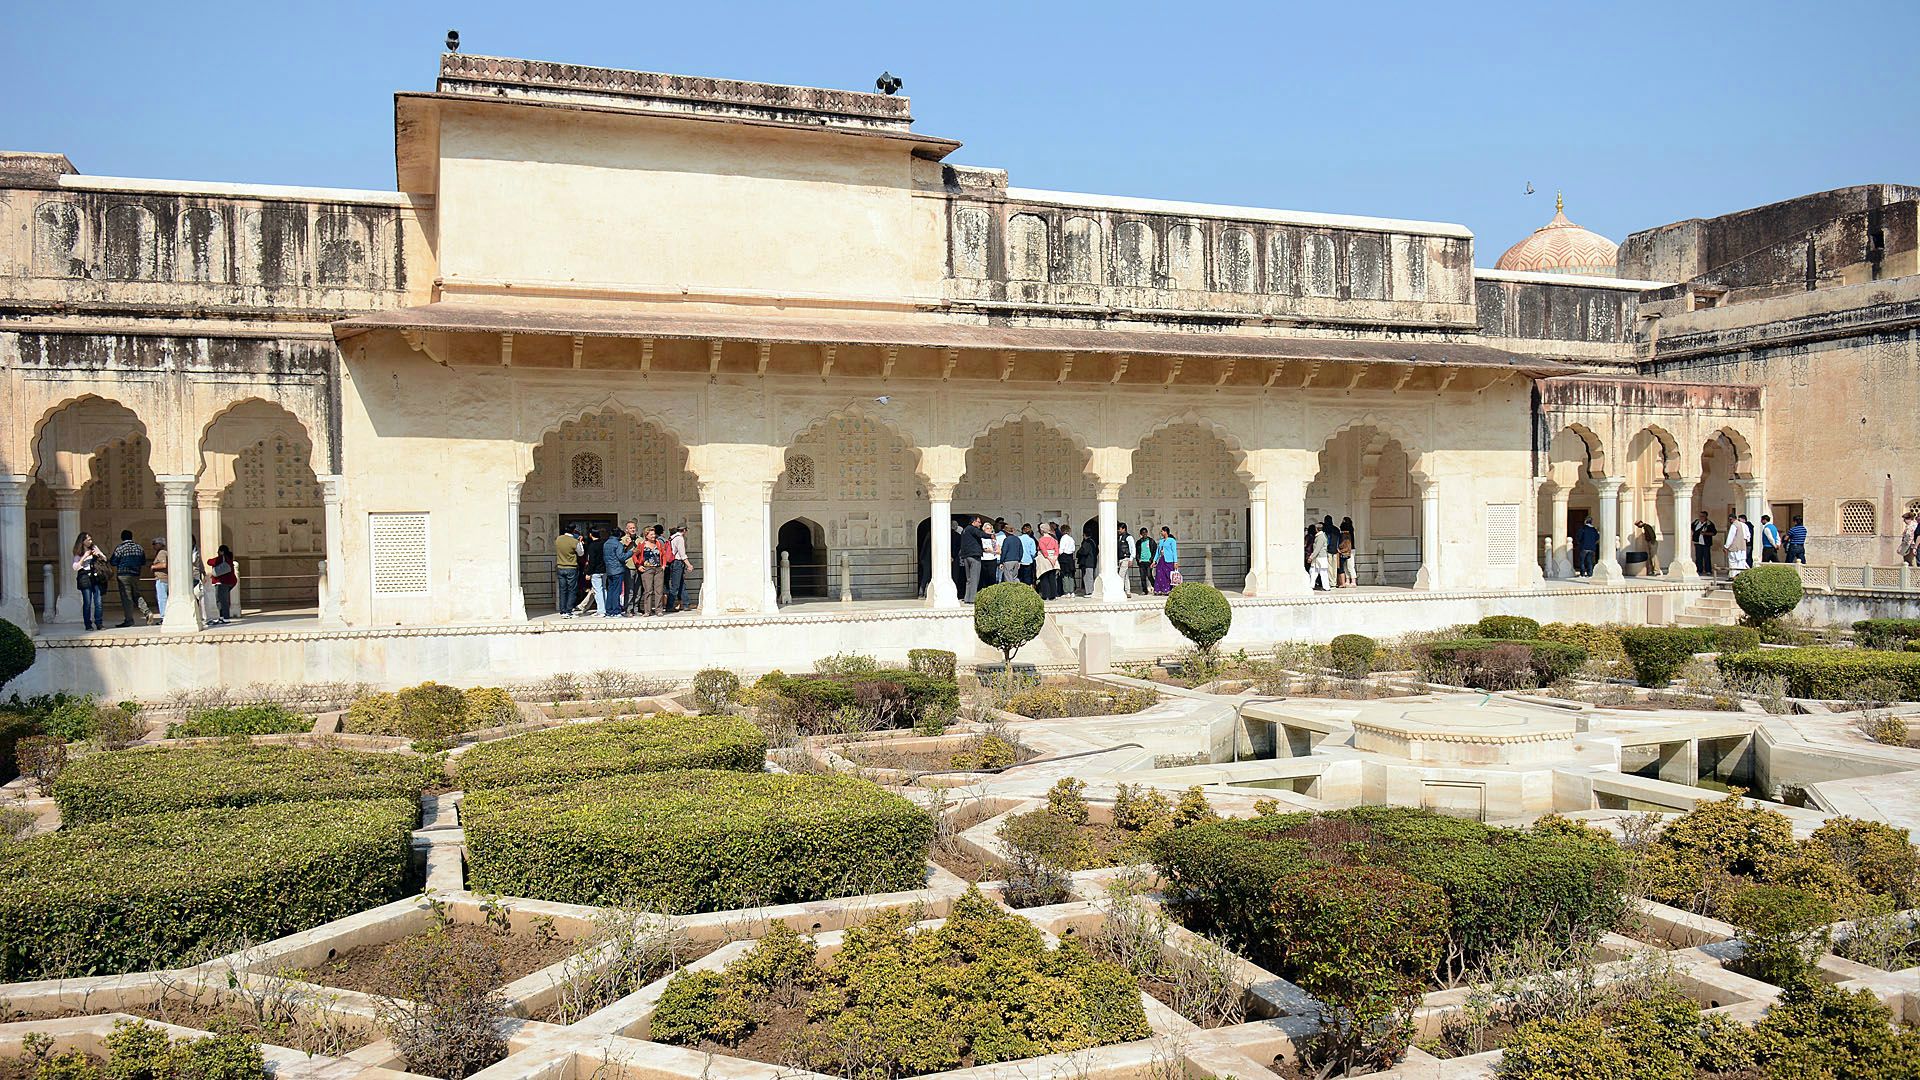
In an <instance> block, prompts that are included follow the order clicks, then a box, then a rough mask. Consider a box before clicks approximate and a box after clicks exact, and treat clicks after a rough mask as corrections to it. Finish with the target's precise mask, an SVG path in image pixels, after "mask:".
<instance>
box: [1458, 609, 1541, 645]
mask: <svg viewBox="0 0 1920 1080" xmlns="http://www.w3.org/2000/svg"><path fill="white" fill-rule="evenodd" d="M1473 632H1474V633H1475V634H1476V635H1477V636H1479V637H1483V638H1497V639H1499V640H1501V641H1538V640H1539V639H1540V624H1539V623H1538V622H1537V621H1535V620H1533V619H1529V618H1527V617H1526V616H1525V615H1489V616H1487V617H1486V618H1484V619H1481V620H1480V621H1479V622H1478V623H1475V624H1474V628H1473Z"/></svg>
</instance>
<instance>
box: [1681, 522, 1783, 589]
mask: <svg viewBox="0 0 1920 1080" xmlns="http://www.w3.org/2000/svg"><path fill="white" fill-rule="evenodd" d="M1725 531H1726V538H1725V539H1724V540H1722V541H1720V543H1719V545H1718V546H1719V547H1720V548H1721V549H1723V550H1724V551H1725V552H1726V558H1727V573H1729V574H1737V573H1739V572H1740V571H1742V570H1745V569H1747V568H1748V567H1750V566H1752V565H1753V555H1754V547H1755V545H1756V544H1757V545H1758V546H1759V548H1760V561H1761V562H1770V563H1804V562H1806V561H1807V524H1806V521H1805V520H1804V519H1803V518H1801V517H1799V516H1798V515H1795V517H1794V519H1793V524H1792V525H1791V526H1789V527H1788V529H1787V531H1786V532H1784V533H1782V532H1781V531H1780V526H1779V525H1776V524H1775V523H1774V520H1773V515H1772V514H1761V515H1760V525H1759V527H1757V528H1756V527H1755V526H1754V524H1753V521H1752V519H1750V518H1748V517H1747V515H1745V514H1742V513H1738V512H1736V511H1731V510H1730V511H1728V512H1727V527H1726V530H1725ZM1720 533H1721V529H1720V526H1719V525H1717V524H1715V523H1714V520H1713V515H1712V514H1709V513H1708V512H1706V511H1705V510H1702V511H1700V516H1699V517H1698V518H1696V519H1695V520H1694V522H1693V527H1692V537H1693V568H1694V570H1695V571H1697V572H1698V573H1699V574H1700V576H1701V577H1712V576H1713V572H1714V571H1713V549H1714V547H1715V546H1716V545H1715V543H1714V538H1715V537H1717V536H1719V535H1720Z"/></svg>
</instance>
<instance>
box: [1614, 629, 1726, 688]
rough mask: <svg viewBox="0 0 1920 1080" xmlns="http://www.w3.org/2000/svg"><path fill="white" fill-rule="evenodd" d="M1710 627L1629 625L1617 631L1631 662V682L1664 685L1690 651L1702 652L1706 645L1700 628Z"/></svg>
mask: <svg viewBox="0 0 1920 1080" xmlns="http://www.w3.org/2000/svg"><path fill="white" fill-rule="evenodd" d="M1712 629H1713V627H1690V626H1630V627H1628V628H1627V629H1625V630H1622V631H1621V632H1620V647H1621V648H1623V649H1625V650H1626V653H1627V662H1628V663H1630V664H1632V665H1633V678H1634V681H1635V682H1637V683H1639V684H1640V685H1641V686H1653V687H1659V686H1665V685H1667V684H1668V683H1670V682H1672V681H1673V677H1674V675H1675V674H1677V673H1678V672H1679V671H1680V669H1681V668H1682V667H1684V666H1685V665H1686V662H1687V661H1688V660H1691V659H1693V654H1694V653H1697V652H1705V651H1707V650H1708V649H1709V648H1711V646H1710V645H1708V644H1706V643H1705V641H1704V640H1703V636H1702V635H1701V633H1700V632H1699V631H1701V630H1707V631H1711V630H1712Z"/></svg>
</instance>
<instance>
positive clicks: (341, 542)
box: [317, 473, 348, 624]
mask: <svg viewBox="0 0 1920 1080" xmlns="http://www.w3.org/2000/svg"><path fill="white" fill-rule="evenodd" d="M317 479H319V481H320V498H321V501H322V512H323V513H324V515H325V517H324V518H323V520H322V527H324V528H325V529H326V536H325V537H324V538H323V539H324V540H325V542H326V545H327V589H326V592H325V593H323V594H322V595H321V597H320V618H321V621H323V622H326V623H329V624H335V623H343V622H345V621H346V616H345V615H343V614H342V612H343V611H344V610H345V601H344V599H343V597H344V595H345V590H346V587H347V580H348V574H347V558H346V555H345V554H344V552H345V551H346V547H347V522H346V516H347V515H346V494H347V493H346V484H347V478H346V477H344V476H341V475H340V474H338V473H329V474H327V475H325V476H321V477H318V478H317Z"/></svg>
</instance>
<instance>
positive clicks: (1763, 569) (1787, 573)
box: [1733, 564, 1805, 626]
mask: <svg viewBox="0 0 1920 1080" xmlns="http://www.w3.org/2000/svg"><path fill="white" fill-rule="evenodd" d="M1803 595H1805V590H1804V588H1803V587H1802V586H1801V584H1800V571H1798V570H1795V569H1794V568H1793V567H1791V566H1787V565H1784V564H1782V565H1779V566H1755V567H1751V568H1749V569H1746V570H1742V571H1740V572H1739V573H1737V574H1735V575H1733V601H1734V603H1736V604H1739V605H1740V610H1741V611H1743V612H1745V613H1746V615H1747V619H1748V621H1750V622H1751V623H1753V625H1755V626H1763V625H1765V624H1767V623H1770V622H1772V621H1773V620H1775V619H1778V618H1782V617H1784V616H1786V615H1790V614H1792V613H1793V609H1794V608H1797V607H1799V606H1800V598H1801V597H1802V596H1803Z"/></svg>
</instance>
